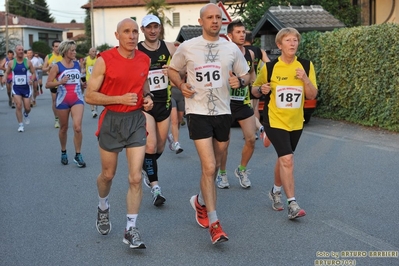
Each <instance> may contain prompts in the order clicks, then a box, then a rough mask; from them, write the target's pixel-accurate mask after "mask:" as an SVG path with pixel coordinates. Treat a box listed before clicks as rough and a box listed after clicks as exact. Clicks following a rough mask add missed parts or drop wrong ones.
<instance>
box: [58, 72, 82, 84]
mask: <svg viewBox="0 0 399 266" xmlns="http://www.w3.org/2000/svg"><path fill="white" fill-rule="evenodd" d="M65 76H67V77H68V78H69V79H68V81H67V83H66V84H78V83H80V72H79V70H76V69H67V70H65V71H64V72H62V74H61V75H60V77H59V78H58V79H59V80H61V79H62V78H63V77H65Z"/></svg>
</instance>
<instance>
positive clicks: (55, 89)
mask: <svg viewBox="0 0 399 266" xmlns="http://www.w3.org/2000/svg"><path fill="white" fill-rule="evenodd" d="M57 90H58V89H57V88H54V89H50V91H51V93H57Z"/></svg>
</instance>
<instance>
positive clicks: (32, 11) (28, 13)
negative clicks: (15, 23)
mask: <svg viewBox="0 0 399 266" xmlns="http://www.w3.org/2000/svg"><path fill="white" fill-rule="evenodd" d="M8 10H9V12H10V13H11V14H14V15H18V16H21V17H25V18H33V19H37V20H40V21H44V22H50V23H51V22H54V18H53V17H52V16H51V14H50V11H49V9H48V5H47V2H46V0H33V2H32V0H9V1H8Z"/></svg>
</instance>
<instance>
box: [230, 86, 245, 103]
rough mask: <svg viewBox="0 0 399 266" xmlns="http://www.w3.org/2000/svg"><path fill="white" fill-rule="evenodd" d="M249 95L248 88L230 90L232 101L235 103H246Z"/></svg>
mask: <svg viewBox="0 0 399 266" xmlns="http://www.w3.org/2000/svg"><path fill="white" fill-rule="evenodd" d="M247 93H248V86H245V87H244V88H239V89H230V99H231V100H234V101H242V102H243V101H244V100H245V97H246V96H247Z"/></svg>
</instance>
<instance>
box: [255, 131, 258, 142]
mask: <svg viewBox="0 0 399 266" xmlns="http://www.w3.org/2000/svg"><path fill="white" fill-rule="evenodd" d="M255 139H256V140H258V139H259V134H258V132H255Z"/></svg>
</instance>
